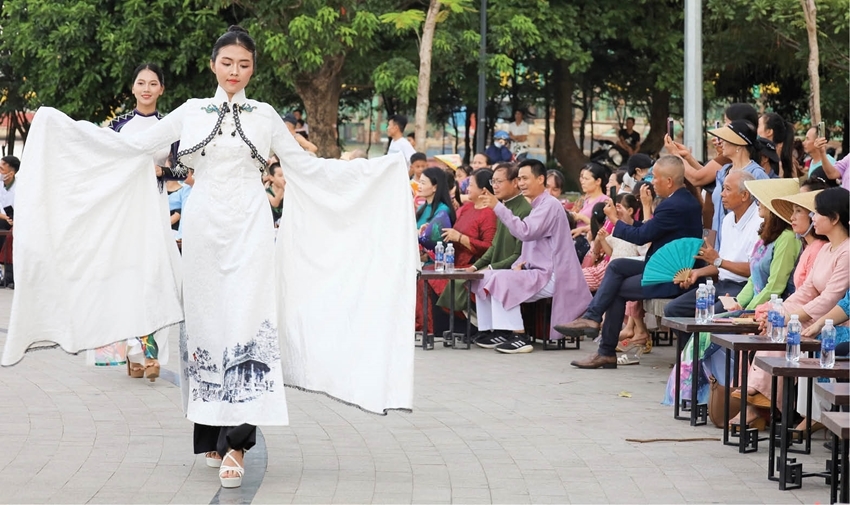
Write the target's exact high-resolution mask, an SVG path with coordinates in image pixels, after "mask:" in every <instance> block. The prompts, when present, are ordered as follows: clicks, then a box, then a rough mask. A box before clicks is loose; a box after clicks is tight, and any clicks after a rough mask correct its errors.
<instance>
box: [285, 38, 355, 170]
mask: <svg viewBox="0 0 850 505" xmlns="http://www.w3.org/2000/svg"><path fill="white" fill-rule="evenodd" d="M344 63H345V56H344V55H337V56H331V57H328V58H326V59H325V63H324V64H323V65H322V67H321V68H319V70H317V71H315V72H311V73H309V74H306V73H305V74H299V75H298V76H296V78H295V92H296V93H298V96H300V97H301V100H303V101H304V108H305V109H307V117H309V118H310V142H312V143H314V144H316V146H317V147H318V148H319V153H318V155H319V156H321V157H323V158H339V155H340V150H339V133H338V131H337V119H338V118H339V96H340V94H341V92H342V67H343V64H344Z"/></svg>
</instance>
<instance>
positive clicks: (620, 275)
mask: <svg viewBox="0 0 850 505" xmlns="http://www.w3.org/2000/svg"><path fill="white" fill-rule="evenodd" d="M645 267H646V262H643V261H636V260H631V259H626V258H620V259H615V260H614V261H612V262H611V263H608V268H606V269H605V277H603V278H602V284H600V286H599V289H598V290H596V294H595V295H594V296H593V301H591V302H590V305H589V306H588V307H587V312H585V317H586V318H587V319H591V320H593V321H596V322H600V321H602V316H603V314H604V315H605V322H603V323H602V342H601V343H600V344H599V351H598V352H599V354H600V355H602V356H616V355H617V350H616V349H617V344H618V341H619V338H620V330H621V329H622V328H623V319H624V318H625V315H626V302H629V301H635V300H643V299H644V298H646V297H645V296H644V294H643V288H642V287H641V285H640V280H641V278H642V277H643V269H644V268H645Z"/></svg>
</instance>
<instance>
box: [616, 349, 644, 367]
mask: <svg viewBox="0 0 850 505" xmlns="http://www.w3.org/2000/svg"><path fill="white" fill-rule="evenodd" d="M617 365H620V366H625V365H640V354H638V355H636V356H629V354H628V353H625V352H624V353H623V354H620V356H618V357H617Z"/></svg>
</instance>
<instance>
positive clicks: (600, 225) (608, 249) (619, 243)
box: [582, 194, 647, 292]
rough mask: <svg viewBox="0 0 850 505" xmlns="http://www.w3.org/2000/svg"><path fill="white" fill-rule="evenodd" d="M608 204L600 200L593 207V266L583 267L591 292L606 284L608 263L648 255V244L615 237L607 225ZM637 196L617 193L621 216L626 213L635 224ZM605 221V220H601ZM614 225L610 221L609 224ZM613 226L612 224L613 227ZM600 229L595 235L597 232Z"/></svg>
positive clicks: (590, 236) (627, 221)
mask: <svg viewBox="0 0 850 505" xmlns="http://www.w3.org/2000/svg"><path fill="white" fill-rule="evenodd" d="M605 205H606V204H605V203H601V202H600V203H597V204H596V206H595V207H594V209H593V220H592V221H591V226H590V229H591V231H590V233H589V234H588V237H589V240H591V241H592V242H591V246H590V254H591V258H592V260H591V261H588V263H591V264H592V265H591V266H586V267H584V268H582V273H583V274H584V279H585V280H586V281H587V287H589V288H590V291H591V292H596V290H597V289H599V286H600V284H602V279H603V278H604V277H605V269H606V267H607V266H608V263H609V262H611V261H613V260H615V259H618V258H631V257H635V256H643V255H644V254H646V249H647V247H644V246H643V245H636V244H632V243H630V242H626V241H625V240H623V239H620V238H617V237H614V236H612V235H611V233H610V232H609V231H608V229H607V228H606V227H605V224H606V223H605V220H606V219H607V218H606V216H605ZM637 206H638V203H637V199H635V197H634V196H632V195H628V194H627V195H618V196H617V207H618V208H617V211H618V215H621V216H623V221H624V222H625V223H626V224H628V225H629V226H632V225H634V222H635V219H634V215H635V213H636V212H637ZM600 221H601V222H600ZM609 224H610V223H609ZM611 228H612V227H611ZM594 231H595V232H596V234H595V235H594V234H593V232H594Z"/></svg>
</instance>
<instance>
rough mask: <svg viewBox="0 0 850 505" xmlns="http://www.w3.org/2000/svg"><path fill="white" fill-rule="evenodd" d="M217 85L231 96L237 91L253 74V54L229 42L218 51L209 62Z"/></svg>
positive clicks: (241, 88) (242, 87) (240, 89)
mask: <svg viewBox="0 0 850 505" xmlns="http://www.w3.org/2000/svg"><path fill="white" fill-rule="evenodd" d="M210 68H211V69H212V71H213V73H215V78H216V80H217V81H218V85H219V86H221V88H222V89H223V90H224V91H225V92H226V93H227V94H228V95H230V96H231V97H232V96H233V95H235V94H236V93H239V92H240V91H242V90H243V89H245V86H247V85H248V81H250V80H251V76H252V75H253V74H254V56H253V55H252V54H251V51H248V50H247V49H245V48H244V47H242V46H237V45H234V44H231V45H229V46H224V47H222V48H221V49H219V51H218V55H217V56H216V58H215V61H211V62H210Z"/></svg>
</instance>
